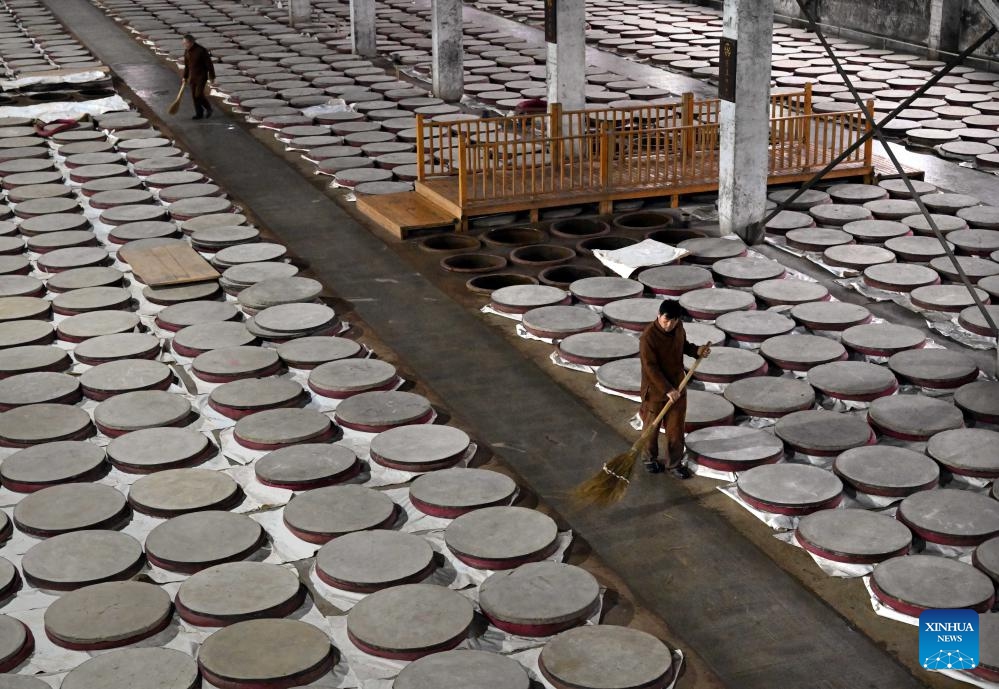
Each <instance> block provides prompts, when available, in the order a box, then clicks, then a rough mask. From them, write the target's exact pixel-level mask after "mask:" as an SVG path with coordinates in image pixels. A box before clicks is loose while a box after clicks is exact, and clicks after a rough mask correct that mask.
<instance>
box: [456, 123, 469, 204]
mask: <svg viewBox="0 0 999 689" xmlns="http://www.w3.org/2000/svg"><path fill="white" fill-rule="evenodd" d="M467 155H468V139H467V138H466V137H465V136H459V137H458V205H459V206H461V207H462V209H463V210H464V207H465V200H466V199H467V198H468V165H467V162H468V161H467V160H466V157H467ZM463 214H464V213H463Z"/></svg>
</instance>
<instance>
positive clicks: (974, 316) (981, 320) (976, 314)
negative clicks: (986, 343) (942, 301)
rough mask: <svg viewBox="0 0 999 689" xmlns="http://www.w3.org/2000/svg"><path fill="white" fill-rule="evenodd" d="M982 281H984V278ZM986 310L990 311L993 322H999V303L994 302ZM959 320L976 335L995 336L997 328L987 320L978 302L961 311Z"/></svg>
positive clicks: (963, 326)
mask: <svg viewBox="0 0 999 689" xmlns="http://www.w3.org/2000/svg"><path fill="white" fill-rule="evenodd" d="M982 282H984V280H983V281H982ZM979 284H981V283H979ZM993 291H995V290H993ZM990 296H991V295H990ZM991 298H992V299H995V298H996V297H994V296H992V297H991ZM985 310H986V311H988V313H989V315H991V316H992V322H993V323H999V305H994V304H993V305H990V306H986V307H985ZM957 320H958V323H960V325H961V327H962V328H964V329H965V330H970V331H971V332H973V333H975V334H976V335H984V336H986V337H989V336H992V337H995V334H996V330H995V329H993V327H992V325H991V324H990V323H989V322H988V321H986V320H985V316H984V315H983V314H982V311H981V309H979V308H978V305H977V304H976V305H975V306H969V307H968V308H966V309H964V310H963V311H961V313H960V315H959V316H958V318H957Z"/></svg>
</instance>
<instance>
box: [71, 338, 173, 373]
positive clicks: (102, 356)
mask: <svg viewBox="0 0 999 689" xmlns="http://www.w3.org/2000/svg"><path fill="white" fill-rule="evenodd" d="M159 353H160V341H159V340H158V339H157V338H156V337H155V336H153V335H145V334H140V333H120V334H118V335H101V336H99V337H92V338H90V339H89V340H86V341H85V342H81V343H80V344H78V345H77V346H76V348H75V349H74V350H73V356H74V357H76V360H77V361H79V362H80V363H81V364H89V365H91V366H97V365H98V364H103V363H105V362H107V361H117V360H119V359H155V358H156V357H157V356H158V355H159Z"/></svg>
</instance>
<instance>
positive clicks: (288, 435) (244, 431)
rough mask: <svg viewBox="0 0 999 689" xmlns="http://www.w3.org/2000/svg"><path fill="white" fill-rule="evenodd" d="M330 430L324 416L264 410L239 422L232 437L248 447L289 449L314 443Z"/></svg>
mask: <svg viewBox="0 0 999 689" xmlns="http://www.w3.org/2000/svg"><path fill="white" fill-rule="evenodd" d="M331 426H332V423H331V422H330V420H329V418H328V417H327V416H325V415H323V414H320V413H319V412H317V411H312V410H311V409H268V410H265V411H261V412H257V413H256V414H251V415H250V416H245V417H243V418H242V419H240V420H239V421H238V422H237V423H236V428H235V434H236V436H237V438H240V439H242V440H245V441H248V442H250V443H257V444H260V445H290V444H293V443H302V442H307V441H309V440H313V439H316V438H318V437H319V436H322V435H324V434H326V433H328V432H329V431H330V429H331ZM271 449H276V448H271Z"/></svg>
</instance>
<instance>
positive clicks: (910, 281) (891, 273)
mask: <svg viewBox="0 0 999 689" xmlns="http://www.w3.org/2000/svg"><path fill="white" fill-rule="evenodd" d="M939 280H940V276H939V275H937V272H936V271H935V270H932V269H930V268H927V267H926V266H920V265H913V264H910V263H881V264H878V265H874V266H868V267H867V268H865V269H864V282H865V283H866V284H868V285H870V286H871V287H875V288H878V289H884V290H888V291H890V292H911V291H912V290H914V289H916V288H918V287H925V286H926V285H932V284H934V283H936V282H938V281H939Z"/></svg>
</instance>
